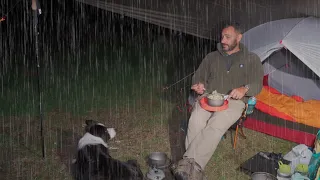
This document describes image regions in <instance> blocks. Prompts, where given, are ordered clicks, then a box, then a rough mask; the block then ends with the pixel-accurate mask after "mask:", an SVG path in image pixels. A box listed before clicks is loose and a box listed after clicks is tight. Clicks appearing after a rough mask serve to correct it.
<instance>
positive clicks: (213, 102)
mask: <svg viewBox="0 0 320 180" xmlns="http://www.w3.org/2000/svg"><path fill="white" fill-rule="evenodd" d="M222 97H223V96H222ZM207 99H208V105H209V106H212V107H220V106H222V105H223V103H224V99H222V100H213V99H210V98H207Z"/></svg>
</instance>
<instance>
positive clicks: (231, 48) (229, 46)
mask: <svg viewBox="0 0 320 180" xmlns="http://www.w3.org/2000/svg"><path fill="white" fill-rule="evenodd" d="M224 45H226V46H227V49H224V48H223V46H224ZM237 45H238V44H237V41H234V42H233V43H232V44H231V45H227V44H222V48H223V51H224V52H228V51H232V50H234V49H235V48H236V47H237Z"/></svg>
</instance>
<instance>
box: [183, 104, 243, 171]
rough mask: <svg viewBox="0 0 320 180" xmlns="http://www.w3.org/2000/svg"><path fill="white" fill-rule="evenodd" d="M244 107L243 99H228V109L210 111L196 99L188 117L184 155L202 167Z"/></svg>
mask: <svg viewBox="0 0 320 180" xmlns="http://www.w3.org/2000/svg"><path fill="white" fill-rule="evenodd" d="M244 108H245V104H244V103H243V101H241V100H229V107H228V109H226V110H224V111H220V112H214V113H212V112H209V111H206V110H204V109H202V108H201V106H200V104H199V101H196V102H195V104H194V107H193V111H192V113H191V116H190V119H189V125H188V133H187V137H186V141H185V146H186V152H185V154H184V157H187V158H194V159H195V161H196V162H197V163H198V164H199V165H200V166H201V168H202V169H204V168H205V166H206V164H207V163H208V161H209V160H210V159H211V156H212V155H213V153H214V151H215V150H216V148H217V146H218V144H219V142H220V140H221V138H222V136H223V135H224V133H225V132H226V131H227V130H228V129H229V128H230V127H231V126H232V125H233V124H234V123H235V122H236V121H237V120H238V119H239V118H240V117H241V114H242V112H243V110H244ZM230 148H231V147H230Z"/></svg>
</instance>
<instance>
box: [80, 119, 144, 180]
mask: <svg viewBox="0 0 320 180" xmlns="http://www.w3.org/2000/svg"><path fill="white" fill-rule="evenodd" d="M85 131H86V133H85V134H84V136H83V137H82V138H81V139H80V140H79V142H78V150H77V156H76V162H75V163H74V166H75V173H74V174H75V178H76V179H77V180H93V179H94V180H97V179H101V180H102V179H103V180H143V179H144V178H143V174H142V172H141V170H140V167H139V165H138V164H137V162H136V161H135V160H129V161H127V162H121V161H119V160H116V159H114V158H112V157H111V156H110V154H109V147H108V144H107V143H106V141H108V140H110V139H112V138H114V137H115V135H116V131H115V130H114V128H107V127H106V126H105V125H103V124H101V123H98V122H97V121H94V120H86V127H85ZM104 139H105V140H106V141H105V140H104Z"/></svg>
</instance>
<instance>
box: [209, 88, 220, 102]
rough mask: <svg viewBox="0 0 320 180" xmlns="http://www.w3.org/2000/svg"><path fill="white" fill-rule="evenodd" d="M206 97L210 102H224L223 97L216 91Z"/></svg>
mask: <svg viewBox="0 0 320 180" xmlns="http://www.w3.org/2000/svg"><path fill="white" fill-rule="evenodd" d="M207 97H208V99H211V100H224V96H223V95H222V94H220V93H218V92H217V91H216V90H215V91H213V92H212V93H211V94H209V95H208V96H207Z"/></svg>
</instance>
